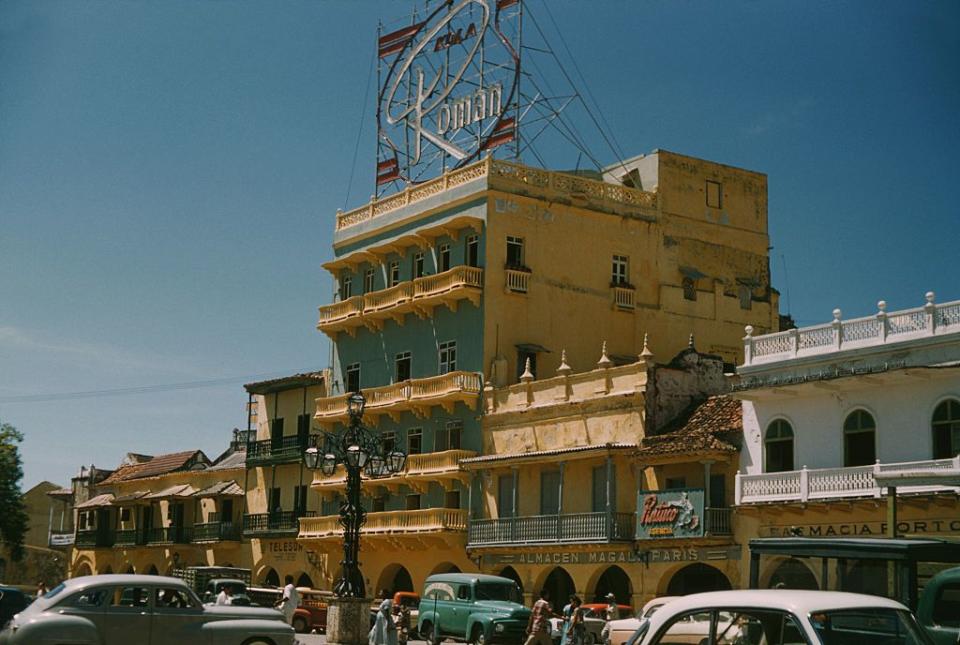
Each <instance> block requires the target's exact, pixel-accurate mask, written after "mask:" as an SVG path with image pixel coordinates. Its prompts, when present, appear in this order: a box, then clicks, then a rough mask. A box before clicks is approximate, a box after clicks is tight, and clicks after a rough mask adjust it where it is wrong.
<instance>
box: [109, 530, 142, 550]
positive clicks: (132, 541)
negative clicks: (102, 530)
mask: <svg viewBox="0 0 960 645" xmlns="http://www.w3.org/2000/svg"><path fill="white" fill-rule="evenodd" d="M144 537H145V536H144V534H143V531H141V530H140V529H120V530H118V531H117V532H116V538H115V539H114V541H113V545H114V546H136V545H138V544H143V543H144Z"/></svg>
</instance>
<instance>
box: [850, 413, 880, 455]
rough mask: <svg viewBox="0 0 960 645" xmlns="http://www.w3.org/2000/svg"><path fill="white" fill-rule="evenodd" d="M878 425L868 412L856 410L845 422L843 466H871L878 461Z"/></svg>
mask: <svg viewBox="0 0 960 645" xmlns="http://www.w3.org/2000/svg"><path fill="white" fill-rule="evenodd" d="M876 434H877V423H876V422H875V421H874V420H873V415H871V414H870V413H869V412H867V411H866V410H854V411H853V412H851V413H850V414H849V415H848V416H847V420H846V421H844V422H843V465H844V466H869V465H871V464H873V463H874V462H876V460H877V443H876Z"/></svg>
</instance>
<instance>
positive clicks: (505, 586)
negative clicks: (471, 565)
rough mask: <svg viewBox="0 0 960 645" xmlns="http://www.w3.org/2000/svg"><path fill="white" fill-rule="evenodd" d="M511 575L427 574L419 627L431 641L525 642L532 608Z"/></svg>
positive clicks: (481, 644)
mask: <svg viewBox="0 0 960 645" xmlns="http://www.w3.org/2000/svg"><path fill="white" fill-rule="evenodd" d="M521 603H522V596H521V594H520V587H518V586H517V583H516V582H514V581H513V580H511V579H510V578H501V577H499V576H489V575H483V574H479V573H444V574H437V575H433V576H430V577H429V578H427V581H426V584H424V587H423V594H421V599H420V615H419V616H418V619H417V631H418V632H419V633H420V636H421V638H425V639H427V641H428V642H429V643H434V644H436V643H439V642H440V641H442V640H443V639H444V638H452V639H454V640H459V641H467V642H470V643H476V644H477V645H485V644H486V643H494V642H498V643H499V642H507V643H521V642H523V640H524V638H525V634H524V632H525V631H526V629H527V622H528V620H529V619H530V610H529V609H527V608H526V607H524V606H523V605H522V604H521Z"/></svg>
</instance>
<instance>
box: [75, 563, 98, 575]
mask: <svg viewBox="0 0 960 645" xmlns="http://www.w3.org/2000/svg"><path fill="white" fill-rule="evenodd" d="M89 575H93V570H92V569H91V568H90V564H89V563H87V562H84V563H82V564H80V565H78V566H77V568H76V569H75V570H74V572H73V577H74V578H79V577H80V576H89Z"/></svg>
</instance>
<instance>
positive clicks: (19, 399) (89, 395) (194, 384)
mask: <svg viewBox="0 0 960 645" xmlns="http://www.w3.org/2000/svg"><path fill="white" fill-rule="evenodd" d="M310 371H311V370H310V369H301V370H284V371H283V372H267V373H263V374H248V375H246V376H232V377H228V378H218V379H208V380H204V381H185V382H182V383H166V384H163V385H140V386H134V387H119V388H112V389H105V390H87V391H82V392H48V393H46V394H24V395H18V396H2V397H0V403H34V402H43V401H70V400H74V399H94V398H99V397H105V396H126V395H130V394H153V393H155V392H175V391H178V390H196V389H200V388H206V387H217V386H220V385H235V384H237V383H249V382H251V381H257V380H265V379H269V378H278V377H281V376H289V375H290V374H301V373H305V372H310ZM313 371H316V369H315V368H314V369H313Z"/></svg>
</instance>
